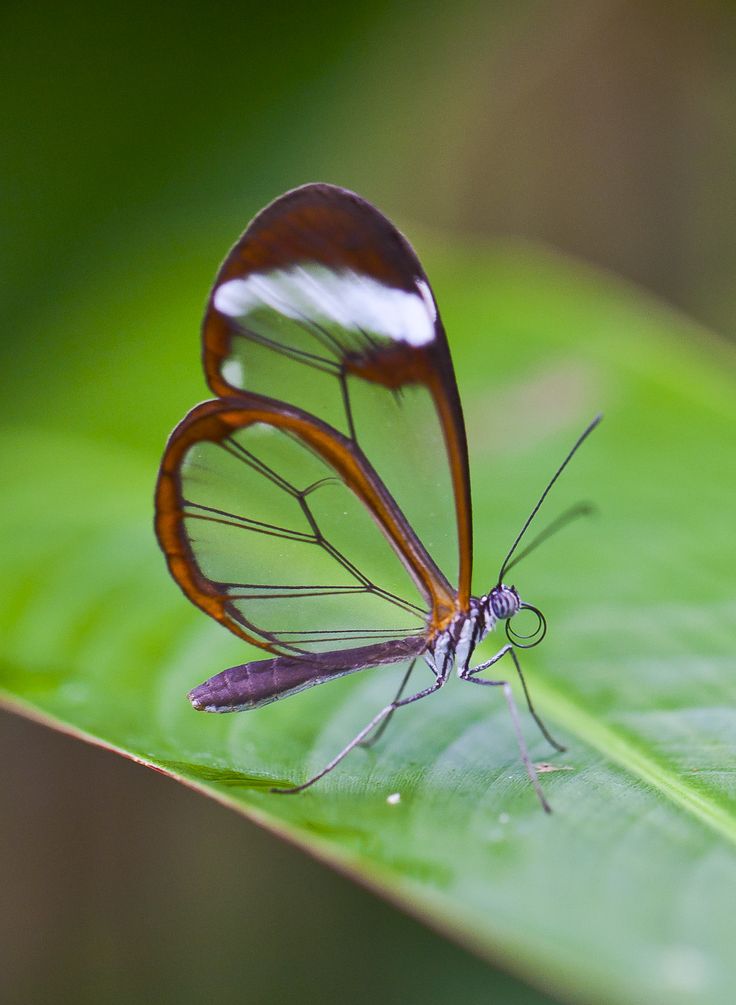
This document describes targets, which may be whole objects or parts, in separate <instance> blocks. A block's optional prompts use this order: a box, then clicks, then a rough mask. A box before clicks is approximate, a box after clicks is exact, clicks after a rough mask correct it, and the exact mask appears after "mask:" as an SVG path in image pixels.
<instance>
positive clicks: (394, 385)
mask: <svg viewBox="0 0 736 1005" xmlns="http://www.w3.org/2000/svg"><path fill="white" fill-rule="evenodd" d="M203 361H204V369H205V373H206V376H207V382H208V384H209V386H210V388H211V390H212V391H213V393H214V394H215V395H216V396H217V397H216V399H215V400H212V401H206V402H204V403H203V404H200V405H197V406H196V408H194V409H193V410H192V411H191V412H190V413H189V414H188V415H187V416H186V418H184V419H183V420H182V422H181V423H180V424H179V425H178V426H177V427H176V429H175V430H174V432H173V433H172V435H171V437H170V439H169V442H168V445H167V447H166V451H165V453H164V457H163V460H162V463H161V470H160V473H159V478H158V484H157V489H156V533H157V536H158V540H159V542H160V545H161V548H162V549H163V551H164V554H165V555H166V560H167V562H168V566H169V569H170V571H171V574H172V575H173V577H174V579H175V580H176V581H177V583H178V584H179V586H180V587H181V589H182V590H183V591H184V593H185V594H186V595H187V597H189V599H190V600H192V601H193V602H194V603H195V604H197V606H199V607H201V608H202V610H204V611H206V612H207V614H209V615H211V616H212V617H213V618H215V619H216V620H217V621H219V622H220V623H221V624H223V625H224V626H225V627H226V628H228V629H229V630H230V631H231V632H233V633H234V634H235V635H237V636H238V637H239V638H241V639H243V641H245V642H249V643H251V645H254V646H258V647H259V648H260V649H263V650H264V655H265V654H268V655H267V658H265V659H262V660H256V661H252V662H249V663H245V664H243V665H242V666H236V667H231V668H230V669H228V670H224V671H223V672H222V673H219V674H217V675H216V676H214V677H212V678H211V679H210V680H207V681H205V683H203V684H200V685H199V686H198V687H195V688H194V690H193V691H191V693H190V695H189V698H190V701H191V703H192V705H193V706H194V708H196V709H200V710H203V711H207V712H234V711H239V710H244V709H253V708H258V707H260V706H261V705H265V704H267V703H268V702H271V701H275V700H276V699H279V698H284V697H286V696H288V695H291V694H295V693H296V692H297V691H301V690H303V689H304V688H307V687H311V686H312V685H314V684H322V683H325V682H326V681H328V680H332V679H333V678H336V677H341V676H343V675H345V674H349V673H353V672H354V671H357V670H363V669H367V668H370V667H377V666H382V665H386V664H403V665H404V667H405V672H404V674H403V678H402V682H401V687H400V688H399V691H398V693H397V694H396V696H395V698H394V699H393V701H391V702H390V703H389V704H387V705H386V706H385V707H384V708H382V709H381V710H380V711H379V712H378V713H377V714H376V715H374V717H373V718H372V719H371V721H370V722H369V723H368V724H367V725H366V726H365V728H364V729H362V730H361V731H360V733H358V735H357V736H356V737H354V739H353V740H351V741H350V743H349V744H347V746H346V747H345V748H344V749H343V750H342V751H341V752H340V753H339V754H338V755H337V756H336V757H335V758H333V760H332V761H331V762H330V763H329V764H328V765H327V766H326V767H325V768H324V769H323V770H322V771H320V772H319V773H318V774H316V775H314V776H313V777H312V778H309V779H308V780H307V781H305V782H304V783H303V784H302V785H298V786H295V787H294V788H289V789H285V788H281V789H274V790H273V791H274V792H282V793H285V792H299V791H302V790H303V789H306V788H307V787H308V786H310V785H312V784H313V783H314V782H316V781H317V780H318V779H320V778H322V777H323V776H324V775H326V774H327V772H329V771H331V770H332V769H333V768H334V767H335V766H336V765H337V764H338V763H339V762H340V761H341V760H342V759H343V758H344V757H345V756H346V754H348V753H349V752H350V751H351V750H352V749H353V748H354V747H355V746H357V745H358V744H368V743H370V742H373V741H374V740H375V739H377V737H378V735H379V734H380V733H381V732H382V731H383V728H384V727H385V726H386V724H387V722H388V720H389V718H390V717H391V715H392V714H393V713H394V711H395V710H396V709H398V708H400V707H402V706H404V705H408V704H410V703H411V702H414V701H418V700H419V699H420V698H424V697H427V696H428V695H430V694H433V693H434V692H435V691H438V690H439V689H440V688H441V687H442V686H443V684H445V683H446V681H447V680H448V677H449V675H450V673H451V671H452V668H453V667H455V668H456V670H457V674H458V676H459V677H460V679H461V680H463V681H468V682H470V683H472V684H481V685H485V686H492V687H500V688H502V690H503V692H504V695H505V697H506V700H507V703H508V706H509V709H510V711H511V715H512V721H513V725H514V730H515V732H516V736H517V739H518V743H519V749H520V751H521V756H522V760H523V762H524V765H525V767H526V770H527V773H528V775H529V778H530V779H531V782H532V784H533V786H534V789H535V791H536V793H537V795H538V797H539V799H540V801H541V804H542V806H543V807H544V809H545V810H547V811H548V810H549V806H548V804H547V802H546V800H545V798H544V795H543V793H542V790H541V787H540V784H539V780H538V778H537V773H536V770H535V768H534V765H533V764H532V762H531V760H530V758H529V755H528V753H527V749H526V745H525V742H524V739H523V737H522V733H521V728H520V724H519V717H518V713H517V709H516V705H515V703H514V698H513V694H512V691H511V688H510V686H509V684H508V682H507V681H505V680H489V679H486V678H482V677H480V676H479V674H480V672H481V671H483V670H486V669H488V668H489V667H491V666H493V665H494V664H496V663H498V662H499V660H501V659H502V658H503V657H504V656H506V655H507V654H508V655H509V656H510V657H511V659H512V661H513V663H514V668H515V670H516V672H517V673H518V675H519V678H520V680H521V683H522V686H523V689H524V694H525V698H526V702H527V705H528V707H529V711H530V712H531V714H532V716H533V717H534V719H535V720H536V722H537V724H538V726H539V728H540V729H541V730H542V733H543V734H544V736H545V737H546V738H547V740H548V741H549V742H550V743H552V744H553V745H554V746H555V747H556V748H557V749H558V750H562V749H564V748H562V747H561V745H560V744H558V743H557V742H556V741H555V740H554V739H553V738H552V737H551V736H550V734H549V733H548V731H547V730H546V728H545V727H544V725H543V723H542V722H541V720H540V719H539V717H538V716H537V714H536V712H535V710H534V707H533V705H532V702H531V699H530V697H529V693H528V691H527V688H526V684H525V682H524V678H523V675H522V672H521V666H520V664H519V660H518V657H517V655H516V652H515V647H519V648H529V647H530V646H532V645H536V644H537V643H538V642H539V641H541V639H542V637H543V636H544V633H545V631H546V623H545V620H544V617H543V615H542V614H541V612H540V611H538V610H537V608H535V607H532V606H531V605H529V604H526V603H524V602H522V600H521V598H520V597H519V594H518V593H517V591H516V589H515V588H514V587H513V586H507V585H505V584H504V583H503V578H504V575H505V573H506V572H507V571H508V569H509V568H510V567H511V565H512V564H515V563H514V562H512V556H513V555H514V553H515V551H516V548H517V545H518V544H519V542H520V540H521V538H522V536H523V535H524V533H525V531H526V529H527V527H528V526H529V524H530V523H531V521H532V519H533V518H534V516H535V515H536V513H537V511H538V509H539V507H540V506H541V504H542V502H543V500H544V498H545V497H546V495H547V493H548V492H549V490H550V488H551V487H552V485H553V484H554V482H555V481H556V479H557V477H558V476H559V474H560V473H561V471H562V469H563V468H564V467H565V465H566V464H567V463H568V461H569V460H570V458H571V457H572V455H573V454H574V452H575V451H576V450H577V448H578V447H579V446H580V444H581V443H582V441H583V440H584V439H585V437H586V436H587V435H588V434H589V433H590V432H591V430H592V429H593V428H594V426H595V425H596V424H597V423H598V421H599V420H600V417H598V418H596V419H595V420H594V421H593V422H592V423H591V424H590V425H589V426H588V428H587V429H586V430H585V431H584V433H583V434H582V436H580V438H579V439H578V441H577V442H576V444H575V445H574V446H573V448H572V450H571V451H570V453H569V454H568V456H567V457H566V458H565V460H564V461H563V463H562V464H561V465H560V467H559V468H558V469H557V472H556V473H555V475H554V476H553V478H552V480H551V481H550V483H549V484H548V485H547V488H546V489H545V491H544V493H543V494H542V496H541V498H540V499H539V501H538V503H537V504H536V506H535V507H534V509H533V511H532V513H531V514H530V516H529V518H528V519H527V521H526V523H525V524H524V526H523V528H522V530H521V532H520V533H519V534H518V536H517V538H516V540H515V541H514V544H513V546H512V547H511V549H510V551H509V553H508V555H507V556H506V559H505V560H504V562H503V564H502V566H501V570H500V573H499V576H498V580H497V582H496V584H495V585H494V586H493V587H492V589H490V590H489V591H488V593H486V594H484V595H483V596H481V597H475V596H472V595H471V585H470V580H471V567H472V557H473V549H472V517H471V500H470V477H469V467H468V450H467V443H466V438H465V427H464V423H463V414H462V408H461V404H460V397H459V394H458V389H457V384H456V382H455V375H454V371H453V366H452V360H451V358H450V351H449V347H448V344H447V338H446V336H445V332H444V329H443V326H442V322H441V320H440V316H439V312H438V310H437V305H436V303H435V299H434V295H433V293H432V290H431V287H430V285H429V282H428V280H427V277H426V275H425V274H424V271H423V269H422V266H421V265H420V263H419V260H418V258H417V257H416V255H415V253H414V251H413V250H412V248H411V246H410V245H409V243H408V242H407V241H406V239H405V238H404V237H403V236H402V235H401V234H400V233H399V232H398V230H396V228H395V227H394V226H393V225H392V224H391V223H390V222H389V221H388V220H387V219H386V218H385V217H384V216H383V215H382V214H381V213H379V212H378V210H377V209H375V208H374V207H373V206H372V205H371V204H370V203H368V202H366V201H365V200H363V199H361V198H360V197H359V196H357V195H355V194H354V193H352V192H349V191H347V190H345V189H342V188H338V187H336V186H333V185H325V184H312V185H305V186H303V187H302V188H298V189H295V190H294V191H291V192H287V193H286V194H285V195H283V196H281V197H280V198H278V199H276V201H275V202H273V203H271V204H270V205H269V206H267V207H266V208H265V209H264V210H262V212H261V213H259V214H258V216H256V218H255V219H254V220H253V221H252V223H251V224H250V226H249V227H248V228H247V230H246V231H245V233H244V234H243V236H242V237H241V238H240V240H239V241H238V242H237V244H236V245H235V247H234V248H233V249H232V251H231V252H230V254H229V255H228V256H227V258H226V259H225V262H224V264H223V265H222V267H221V269H220V271H219V273H218V275H217V278H216V280H215V283H214V287H213V289H212V292H211V294H210V298H209V302H208V304H207V310H206V314H205V319H204V326H203ZM528 550H529V549H527V551H528ZM518 557H519V556H517V559H516V560H518ZM524 609H526V610H529V611H531V612H532V613H533V614H534V615H535V616H536V618H537V624H536V628H535V631H534V632H533V633H532V634H531V635H524V636H522V635H518V634H517V633H516V632H515V631H514V629H513V627H512V624H511V619H512V618H513V617H514V615H516V614H517V612H519V611H520V610H524ZM499 621H503V622H505V625H506V633H507V636H508V642H507V644H506V645H504V646H503V647H502V648H501V649H500V650H499V652H498V653H497V654H496V655H495V656H494V657H493V658H491V659H489V660H486V661H485V662H484V663H481V664H479V665H477V666H471V658H472V655H473V651H474V649H475V648H476V646H477V645H478V643H479V642H480V641H481V640H482V639H483V638H485V636H486V635H487V634H488V633H489V632H490V631H491V630H492V629H493V628H494V627H495V626H496V624H497V623H498V622H499ZM417 665H424V667H425V668H427V669H428V670H429V671H430V678H431V680H430V682H429V683H428V684H426V686H423V687H421V688H420V689H418V690H416V691H414V692H412V693H409V694H405V692H406V691H407V687H408V683H409V678H410V676H411V674H412V671H413V670H414V669H415V668H416V667H417Z"/></svg>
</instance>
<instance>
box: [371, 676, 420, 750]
mask: <svg viewBox="0 0 736 1005" xmlns="http://www.w3.org/2000/svg"><path fill="white" fill-rule="evenodd" d="M416 663H417V660H416V657H414V659H413V660H412V661H411V663H410V664H409V666H408V667H407V670H406V673H405V674H404V676H403V677H402V678H401V683H400V684H399V690H398V691H397V692H396V695H395V696H394V700H393V702H392V703H391V704H392V705H393V704H395V703H396V702H397V701H398V700H399V698H401V696H402V694H403V693H404V689H405V688H406V685H407V684H408V683H409V678H410V677H411V672H412V670H413V669H414V667H415V666H416ZM395 711H396V709H395V708H392V709H391V711H390V712H389V713H388V715H387V716H386V718H385V719H383V720H382V721H381V722H380V723H379V725H378V729H377V730H376V731H375V733H374V734H373V736H369V737H368V739H366V740H361V741H360V744H359V746H361V747H365V748H366V749H367V748H369V747H372V746H373V744H374V743H377V742H378V740H380V739H381V737H382V736H383V734H384V732H385V731H386V726H388V724H389V723H390V722H391V718H392V717H393V714H394V712H395Z"/></svg>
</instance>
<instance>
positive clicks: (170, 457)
mask: <svg viewBox="0 0 736 1005" xmlns="http://www.w3.org/2000/svg"><path fill="white" fill-rule="evenodd" d="M156 512H157V516H156V530H157V534H158V537H159V541H160V543H161V546H162V548H163V550H164V552H165V553H166V556H167V560H168V563H169V567H170V569H171V571H172V573H173V575H174V577H175V578H176V580H177V581H178V582H179V584H180V586H181V587H182V589H183V590H184V592H185V593H186V594H187V596H189V597H190V599H192V600H193V601H194V602H195V603H196V604H198V605H199V606H200V607H201V608H202V609H203V610H205V611H207V612H208V613H209V614H211V615H212V616H213V617H215V618H216V619H217V620H218V621H220V622H221V623H222V624H224V625H226V627H228V628H229V629H230V630H231V631H233V632H235V634H237V635H238V636H240V637H241V638H243V639H245V640H246V641H249V642H252V643H254V644H255V645H259V646H261V647H262V648H265V649H268V650H269V651H271V652H273V653H277V654H283V655H288V654H295V653H306V652H323V651H329V650H336V649H341V648H349V647H354V646H356V645H359V644H361V643H362V642H369V643H370V642H377V641H380V640H381V639H383V638H386V639H400V638H403V637H410V636H417V635H421V636H425V637H427V636H428V635H429V634H430V632H431V625H432V619H433V617H434V615H435V613H436V612H440V613H441V615H442V617H447V616H448V614H449V612H450V611H451V610H452V608H453V605H454V600H455V598H454V593H453V591H452V590H451V589H450V587H449V585H448V584H447V583H446V581H445V580H444V577H443V575H442V573H441V572H440V570H439V569H438V568H437V567H436V565H435V564H434V562H433V561H432V559H431V558H430V557H429V555H428V554H427V552H426V551H425V549H424V548H423V546H422V544H421V542H420V541H419V540H418V538H417V537H416V535H415V534H414V532H413V530H412V528H411V527H410V526H409V525H408V523H407V522H406V520H405V518H404V517H403V514H402V513H401V511H400V510H399V508H398V507H397V506H396V504H395V502H394V501H393V500H392V499H391V497H390V495H389V494H388V492H387V491H386V489H385V487H384V486H383V485H382V483H381V481H380V479H379V478H378V477H377V476H376V474H375V472H374V471H373V469H372V468H371V466H370V464H369V463H368V461H367V460H366V459H365V457H364V456H363V454H362V452H361V451H360V449H359V448H358V447H357V446H356V444H355V443H354V442H353V441H352V440H351V439H350V438H348V437H345V436H343V435H342V434H340V433H338V432H336V431H335V430H333V429H331V428H330V427H329V426H327V425H326V424H324V423H322V422H320V421H318V420H316V419H314V418H313V417H311V416H309V415H307V414H306V413H302V412H300V411H299V410H298V409H294V408H287V407H285V406H283V405H278V404H276V403H274V402H269V401H267V400H266V399H264V398H258V397H255V396H253V397H252V398H250V399H249V398H247V396H245V395H243V396H241V397H240V398H239V399H237V400H235V399H231V400H229V401H228V400H224V401H212V402H205V403H204V404H203V405H199V406H198V407H197V408H195V409H194V410H193V411H192V412H191V413H190V414H189V415H188V416H187V417H186V418H185V419H184V420H183V422H182V423H180V425H179V426H178V427H177V429H176V430H175V431H174V433H173V434H172V436H171V439H170V441H169V444H168V446H167V449H166V452H165V454H164V459H163V462H162V466H161V472H160V475H159V482H158V487H157V495H156Z"/></svg>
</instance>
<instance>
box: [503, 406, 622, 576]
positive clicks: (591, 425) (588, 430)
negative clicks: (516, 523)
mask: <svg viewBox="0 0 736 1005" xmlns="http://www.w3.org/2000/svg"><path fill="white" fill-rule="evenodd" d="M602 418H603V415H601V414H599V415H596V417H595V418H594V419H593V421H592V422H591V423H589V424H588V426H586V428H585V429H584V430H583V432H582V433H581V434H580V436H579V437H578V438H577V440H576V441H575V444H574V445H573V447H572V450H570V452H569V453H568V455H567V457H566V458H565V459H564V461H563V462H562V464H560V466H559V468H558V469H557V470H556V471H555V473H554V474H553V475H552V477H551V478H550V480H549V483H548V484H547V488H546V489H545V490H544V492H543V493H542V494H541V496H540V497H539V500H538V502H537V505H536V506H535V507H534V509H533V510H532V511H531V513H530V514H529V516H528V517H527V518H526V522H525V523H524V526H523V527H522V528H521V530H520V531H519V533H518V534H517V535H516V540H515V541H514V543H513V544H512V545H511V548H510V550H509V553H508V555H507V556H506V558H505V559H504V560H503V565H502V566H501V571H500V572H499V574H498V585H499V586H500V585H501V583H502V581H503V577H504V573H505V572H506V570H507V569H508V567H509V563H510V562H511V558H512V556H513V554H514V552H515V551H516V548H517V546H518V544H519V542H520V541H521V539H522V537H523V536H524V534H526V532H527V529H528V527H529V524H530V523H531V522H532V520H533V519H534V517H535V516H536V515H537V513H538V512H539V508H540V506H541V505H542V503H543V502H544V500H545V499H546V498H547V496H548V495H549V490H550V489H551V488H552V486H553V485H554V483H555V482H556V481H557V479H558V478H559V477H560V475H561V474H562V472H563V471H564V470H565V468H566V467H567V465H568V464H569V463H570V461H571V459H572V457H573V455H574V454H575V453H576V451H577V450H578V447H580V446H581V445H582V443H583V442H584V441H585V440H586V439H587V438H588V436H590V434H591V433H592V432H593V430H594V429H595V427H596V426H597V425H598V423H599V422H600V421H601V419H602Z"/></svg>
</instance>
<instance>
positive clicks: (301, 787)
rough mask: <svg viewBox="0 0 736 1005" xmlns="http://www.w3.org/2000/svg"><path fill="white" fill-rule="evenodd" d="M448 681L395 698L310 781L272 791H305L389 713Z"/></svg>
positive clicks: (441, 678)
mask: <svg viewBox="0 0 736 1005" xmlns="http://www.w3.org/2000/svg"><path fill="white" fill-rule="evenodd" d="M446 681H447V675H446V674H445V675H442V676H440V675H438V676H437V677H436V679H435V681H434V684H430V686H429V687H425V688H423V689H422V690H421V691H417V693H416V694H412V695H410V696H409V697H408V698H399V699H396V698H395V699H394V700H393V701H392V702H391V703H390V704H389V705H386V707H385V708H382V709H381V711H380V712H379V713H378V714H377V715H374V716H373V718H372V719H371V721H370V722H369V723H368V725H367V726H364V727H363V729H361V731H360V732H359V733H358V735H357V736H354V737H353V739H352V740H351V741H350V743H348V745H347V746H346V747H343V749H342V750H341V751H340V753H339V754H338V755H337V756H336V757H333V758H332V760H331V761H330V763H329V764H328V765H326V766H325V767H324V768H323V769H322V770H321V771H319V772H318V773H317V774H316V775H313V776H312V777H311V778H310V779H309V780H308V781H306V782H303V783H302V784H301V785H295V786H294V787H293V788H289V789H281V788H279V789H271V792H274V793H278V794H279V795H292V794H293V793H296V792H303V791H304V789H308V788H309V786H310V785H314V783H315V782H318V781H319V780H320V778H324V776H325V775H326V774H328V773H329V772H330V771H332V769H333V768H336V767H337V765H338V764H339V763H340V761H342V759H343V758H344V757H347V755H348V754H349V753H350V751H351V750H353V749H354V748H355V747H357V746H358V744H359V743H361V742H362V741H363V740H364V739H365V738H366V736H368V735H369V734H370V732H371V731H372V730H374V729H375V728H376V726H379V725H380V724H381V723H382V722H383V721H384V719H386V718H387V717H388V716H389V715H391V714H392V713H393V712H395V711H396V709H397V708H402V707H403V706H404V705H411V703H412V702H414V701H419V699H420V698H426V697H427V695H430V694H434V692H435V691H439V689H440V688H441V687H442V685H443V684H445V683H446ZM478 683H480V682H478Z"/></svg>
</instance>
